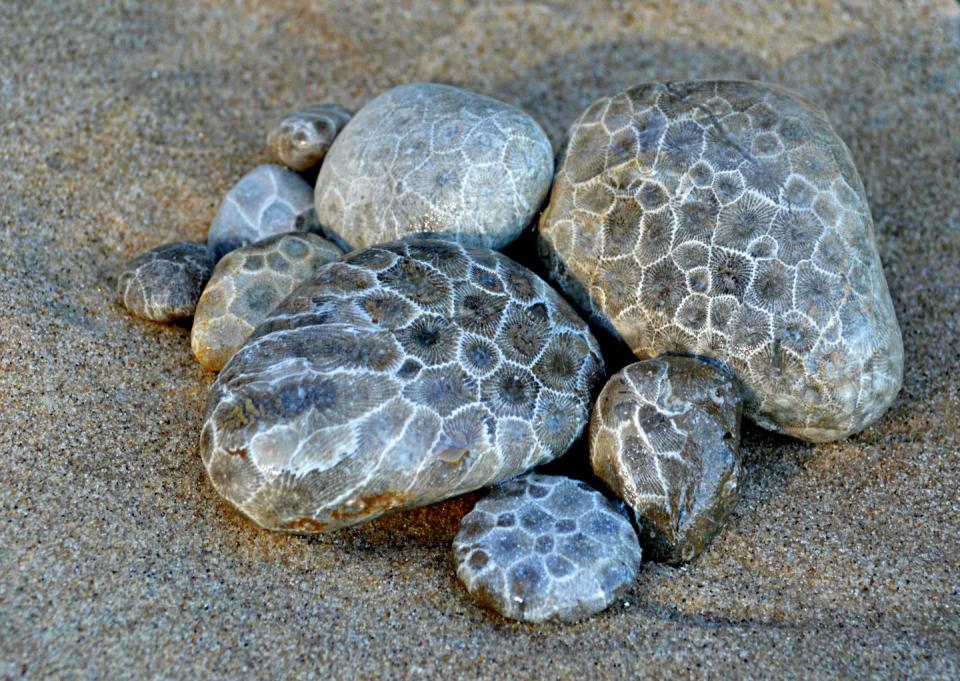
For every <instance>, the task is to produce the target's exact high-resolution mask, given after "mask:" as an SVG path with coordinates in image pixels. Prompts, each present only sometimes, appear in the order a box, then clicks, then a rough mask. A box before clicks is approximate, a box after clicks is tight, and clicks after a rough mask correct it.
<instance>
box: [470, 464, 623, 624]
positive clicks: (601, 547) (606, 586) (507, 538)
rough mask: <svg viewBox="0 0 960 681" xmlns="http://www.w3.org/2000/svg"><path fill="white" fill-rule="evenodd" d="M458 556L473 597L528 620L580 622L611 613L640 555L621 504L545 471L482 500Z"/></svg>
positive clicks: (500, 611) (582, 485) (512, 482)
mask: <svg viewBox="0 0 960 681" xmlns="http://www.w3.org/2000/svg"><path fill="white" fill-rule="evenodd" d="M453 552H454V558H455V560H456V562H457V576H458V577H459V578H460V581H461V582H463V584H464V586H466V587H467V591H469V592H470V594H471V595H472V596H473V597H474V598H476V599H477V600H478V601H479V602H480V603H481V604H482V605H485V606H487V607H489V608H492V609H494V610H496V611H497V612H499V613H500V614H501V615H504V616H505V617H510V618H512V619H517V620H524V621H526V622H543V621H546V620H557V621H560V622H574V621H576V620H580V619H583V618H585V617H589V616H590V615H593V614H595V613H598V612H600V611H601V610H604V609H605V608H606V607H608V606H609V605H610V604H611V603H613V602H614V601H616V600H617V599H618V598H620V597H621V596H622V595H623V593H624V592H625V591H626V590H627V589H628V588H629V586H630V585H631V584H632V583H633V580H634V579H636V576H637V571H638V570H639V568H640V557H641V551H640V544H639V543H638V542H637V535H636V533H635V532H634V530H633V526H632V525H631V524H630V520H629V519H628V518H627V515H626V513H624V511H623V508H622V506H619V505H617V504H614V503H613V502H611V501H610V500H609V499H607V498H606V497H605V496H603V495H602V494H600V492H598V491H596V490H595V489H591V488H590V486H589V485H587V484H586V483H584V482H579V481H577V480H571V479H570V478H564V477H557V476H552V475H540V474H538V473H531V474H530V475H525V476H523V477H521V478H516V479H514V480H510V481H509V482H505V483H503V484H502V485H499V486H497V487H496V488H494V490H493V491H492V492H491V493H490V494H489V495H488V496H486V497H484V498H483V499H481V500H480V501H479V502H477V505H476V507H475V508H474V509H473V510H472V511H470V513H468V514H467V515H466V516H464V518H463V523H462V524H461V526H460V531H459V532H458V533H457V536H456V537H455V538H454V540H453Z"/></svg>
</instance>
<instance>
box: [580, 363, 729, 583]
mask: <svg viewBox="0 0 960 681" xmlns="http://www.w3.org/2000/svg"><path fill="white" fill-rule="evenodd" d="M741 405H742V401H741V399H740V391H739V389H738V387H737V385H736V381H735V380H734V378H733V377H732V376H731V375H730V374H729V373H727V372H726V371H724V370H723V369H721V368H719V367H717V366H713V365H712V364H709V363H708V362H706V361H704V360H701V359H697V358H693V357H678V356H665V357H658V358H657V359H649V360H646V361H643V362H637V363H636V364H631V365H630V366H628V367H626V368H625V369H623V370H622V371H620V372H619V373H617V374H615V375H614V376H613V377H612V378H611V379H610V380H609V381H608V382H607V384H606V385H605V386H604V388H603V390H602V391H601V392H600V397H599V399H598V400H597V405H596V407H595V408H594V410H593V415H592V417H591V419H590V463H591V464H592V465H593V471H594V473H596V474H597V477H599V478H600V479H601V480H603V481H604V482H605V483H606V484H607V485H608V486H609V487H610V489H611V490H612V491H613V492H614V493H615V494H616V495H617V496H618V497H620V498H621V499H623V500H624V501H625V502H626V503H627V505H628V506H629V507H630V508H631V509H633V511H634V514H635V517H636V520H637V525H638V526H639V528H640V540H641V542H642V543H643V545H644V548H645V549H646V550H647V551H648V555H649V556H650V557H651V558H653V559H655V560H662V561H666V562H668V563H672V564H679V563H685V562H688V561H691V560H693V559H694V558H695V557H696V556H697V555H699V553H700V552H701V551H702V550H703V548H704V546H706V545H707V543H708V542H709V541H710V540H711V539H712V538H713V536H714V535H715V534H716V533H717V532H719V531H720V528H721V527H722V526H723V522H724V520H725V519H726V517H727V514H729V512H730V510H731V509H732V508H733V507H734V506H735V505H736V503H737V501H738V500H739V499H740V454H739V447H740V414H741Z"/></svg>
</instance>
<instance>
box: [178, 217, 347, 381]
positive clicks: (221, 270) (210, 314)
mask: <svg viewBox="0 0 960 681" xmlns="http://www.w3.org/2000/svg"><path fill="white" fill-rule="evenodd" d="M341 255H343V252H342V251H341V250H340V249H339V248H337V247H336V246H335V245H334V244H332V243H330V242H329V241H327V240H326V239H322V238H320V237H319V236H316V235H315V234H308V233H306V232H288V233H287V234H278V235H276V236H271V237H267V238H266V239H263V240H262V241H258V242H256V243H253V244H250V245H248V246H242V247H240V248H238V249H236V250H235V251H232V252H230V253H228V254H227V255H225V256H224V257H223V259H221V260H220V262H218V263H217V267H216V269H215V270H214V271H213V276H212V277H210V283H209V284H207V288H206V289H204V291H203V295H202V296H201V297H200V302H199V303H197V311H196V313H195V315H194V318H193V330H192V332H191V336H190V345H191V347H192V349H193V355H194V357H196V358H197V361H198V362H200V364H202V365H203V366H204V367H205V368H206V369H210V370H211V371H220V369H222V368H223V365H224V364H226V363H227V360H229V359H230V358H231V357H232V356H233V354H234V353H235V352H236V351H237V350H239V349H240V346H241V345H243V343H244V341H246V340H247V337H248V336H250V334H251V333H253V329H254V328H255V327H256V326H257V324H259V323H260V322H262V321H263V320H264V319H265V318H266V317H267V315H268V314H269V313H270V312H271V311H272V310H273V308H275V307H276V306H277V304H278V303H279V302H280V301H281V300H283V299H284V298H286V297H287V295H288V294H289V293H290V292H291V291H293V289H295V288H296V287H297V286H298V285H300V283H302V282H303V281H305V280H307V279H309V278H310V277H311V276H312V275H314V274H316V272H317V270H318V269H320V267H322V266H323V265H326V264H327V263H328V262H332V261H334V260H336V259H337V258H339V257H340V256H341Z"/></svg>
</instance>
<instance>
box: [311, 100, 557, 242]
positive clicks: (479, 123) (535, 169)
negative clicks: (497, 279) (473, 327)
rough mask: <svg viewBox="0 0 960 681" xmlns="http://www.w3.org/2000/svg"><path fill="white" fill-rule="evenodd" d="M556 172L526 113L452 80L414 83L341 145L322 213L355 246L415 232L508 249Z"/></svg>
mask: <svg viewBox="0 0 960 681" xmlns="http://www.w3.org/2000/svg"><path fill="white" fill-rule="evenodd" d="M552 176H553V151H552V148H551V146H550V141H549V140H548V139H547V136H546V134H545V133H544V132H543V130H542V129H541V128H540V126H539V125H538V124H537V123H536V121H534V120H533V119H532V118H531V117H530V116H529V115H528V114H526V113H525V112H523V111H520V110H519V109H516V108H514V107H512V106H509V105H507V104H504V103H503V102H498V101H497V100H494V99H490V98H488V97H483V96H481V95H478V94H475V93H472V92H467V91H466V90H461V89H459V88H454V87H450V86H447V85H438V84H435V83H419V84H413V85H404V86H401V87H397V88H394V89H392V90H389V91H388V92H386V93H384V94H382V95H380V96H379V97H377V98H376V99H374V100H373V101H371V102H370V103H369V104H367V105H366V106H364V107H363V108H362V109H361V110H360V111H359V112H358V113H357V115H356V116H354V118H353V120H351V121H350V123H349V124H348V125H347V127H346V128H344V130H343V132H342V133H340V135H339V136H338V137H337V139H336V140H335V141H334V143H333V146H332V147H331V148H330V152H329V153H328V155H327V158H326V160H325V161H324V163H323V166H322V167H321V169H320V175H319V177H318V178H317V190H316V204H317V213H318V215H319V218H320V222H321V223H322V224H323V226H324V228H325V229H328V230H329V232H330V238H332V239H334V240H339V241H342V242H343V243H345V244H346V245H348V246H349V247H351V248H361V247H363V246H369V245H372V244H377V243H381V242H384V241H390V240H393V239H402V238H405V237H407V236H410V235H419V236H436V237H444V238H453V239H455V240H457V241H460V242H462V243H466V244H468V245H473V246H484V247H487V248H502V247H504V246H506V245H507V244H508V243H510V242H511V241H513V240H514V239H516V238H517V236H518V235H519V234H520V232H521V231H522V230H523V228H524V227H526V226H527V224H529V222H530V221H531V220H532V219H533V217H534V215H535V213H536V211H537V210H538V209H539V208H540V204H541V202H542V201H543V199H544V197H545V196H546V194H547V190H548V189H549V188H550V181H551V179H552Z"/></svg>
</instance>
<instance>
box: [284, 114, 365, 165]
mask: <svg viewBox="0 0 960 681" xmlns="http://www.w3.org/2000/svg"><path fill="white" fill-rule="evenodd" d="M350 116H351V114H350V112H349V111H347V110H346V109H344V108H343V107H342V106H340V105H339V104H320V105H318V106H310V107H307V108H306V109H300V110H298V111H294V112H292V113H289V114H287V115H286V116H284V117H283V118H282V119H281V120H280V122H279V123H278V124H277V126H276V127H275V128H273V130H271V131H270V132H269V133H268V134H267V149H269V151H270V155H271V156H273V158H274V160H275V161H277V163H282V164H283V165H285V166H286V167H288V168H290V169H291V170H298V171H304V170H309V169H310V168H313V167H314V166H317V165H319V164H320V162H321V161H323V157H324V156H326V155H327V151H328V150H329V149H330V145H331V144H333V140H334V138H335V137H336V136H337V134H338V133H339V132H340V130H342V129H343V126H345V125H346V124H347V121H349V120H350Z"/></svg>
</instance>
